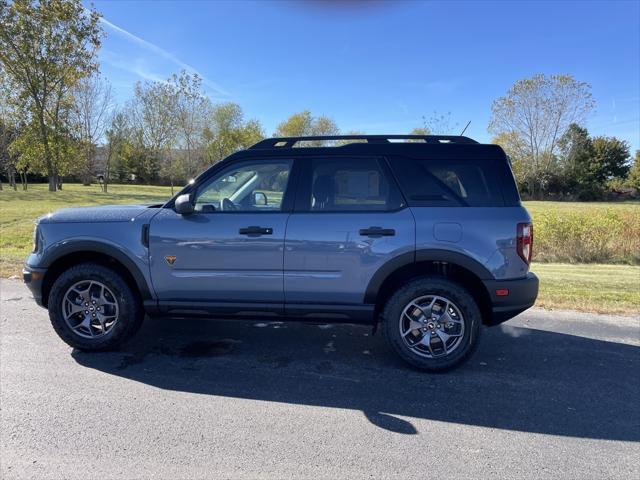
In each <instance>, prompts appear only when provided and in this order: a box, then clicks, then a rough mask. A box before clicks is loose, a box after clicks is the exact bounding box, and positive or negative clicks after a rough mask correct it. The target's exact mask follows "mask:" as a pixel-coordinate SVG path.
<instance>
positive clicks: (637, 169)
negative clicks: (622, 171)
mask: <svg viewBox="0 0 640 480" xmlns="http://www.w3.org/2000/svg"><path fill="white" fill-rule="evenodd" d="M625 184H626V185H627V186H628V187H631V188H635V189H636V190H637V191H638V192H640V150H636V158H635V160H634V161H633V165H632V166H631V168H630V169H629V173H628V175H627V178H626V180H625Z"/></svg>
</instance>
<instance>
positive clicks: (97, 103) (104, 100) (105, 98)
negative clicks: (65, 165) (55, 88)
mask: <svg viewBox="0 0 640 480" xmlns="http://www.w3.org/2000/svg"><path fill="white" fill-rule="evenodd" d="M112 109H113V96H112V94H111V85H110V84H109V82H108V81H107V80H106V79H104V78H103V77H101V76H100V75H98V74H94V75H92V76H90V77H85V78H83V79H81V80H80V81H79V82H78V83H77V84H76V86H75V87H74V89H73V106H72V109H71V124H72V125H71V128H72V131H73V134H74V137H75V138H76V140H77V141H78V143H79V145H78V149H79V151H80V155H81V157H80V159H79V160H80V161H79V162H78V163H77V166H76V168H75V171H76V173H77V174H78V175H79V176H80V177H81V178H82V183H83V184H84V185H89V184H90V183H91V178H92V177H93V176H94V175H95V174H96V173H97V172H96V171H95V169H96V168H97V165H96V164H95V160H96V149H97V146H98V142H100V141H101V140H102V138H103V136H104V134H105V130H106V129H107V126H108V124H109V122H110V120H111V118H110V116H111V113H112ZM101 173H104V172H101Z"/></svg>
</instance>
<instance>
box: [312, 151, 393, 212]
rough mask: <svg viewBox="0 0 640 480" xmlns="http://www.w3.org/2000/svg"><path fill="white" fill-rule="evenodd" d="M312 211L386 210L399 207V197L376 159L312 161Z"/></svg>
mask: <svg viewBox="0 0 640 480" xmlns="http://www.w3.org/2000/svg"><path fill="white" fill-rule="evenodd" d="M311 172H312V173H311V176H310V180H311V189H310V199H309V203H310V210H311V211H367V210H374V211H385V210H393V209H397V208H399V207H400V206H401V200H400V194H399V192H398V191H397V188H396V187H395V185H394V184H393V183H392V182H390V180H389V178H388V177H387V175H386V174H385V173H384V171H383V170H382V168H381V166H380V164H379V163H378V160H376V159H375V158H370V159H343V158H341V159H336V160H333V159H332V160H320V159H317V160H313V164H312V169H311Z"/></svg>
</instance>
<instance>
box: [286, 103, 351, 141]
mask: <svg viewBox="0 0 640 480" xmlns="http://www.w3.org/2000/svg"><path fill="white" fill-rule="evenodd" d="M321 135H340V129H339V128H338V125H336V123H335V122H334V121H333V120H332V119H331V118H329V117H326V116H324V115H321V116H319V117H314V116H313V115H311V112H310V111H309V110H305V111H303V112H299V113H294V114H293V115H291V116H290V117H289V118H287V119H286V120H285V121H283V122H281V123H280V124H279V125H278V127H277V128H276V132H275V134H274V137H305V136H321ZM306 144H307V145H308V146H312V147H313V146H321V145H322V144H323V142H322V141H320V140H318V141H312V142H307V143H306Z"/></svg>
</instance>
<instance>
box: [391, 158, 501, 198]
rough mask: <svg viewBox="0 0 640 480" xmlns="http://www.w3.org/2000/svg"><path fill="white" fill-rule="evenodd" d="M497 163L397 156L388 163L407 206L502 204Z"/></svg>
mask: <svg viewBox="0 0 640 480" xmlns="http://www.w3.org/2000/svg"><path fill="white" fill-rule="evenodd" d="M497 164H498V162H497V161H495V162H494V161H493V160H478V161H466V160H465V161H456V160H447V161H444V160H428V159H410V158H403V157H398V158H394V159H393V161H392V162H391V165H392V168H393V171H394V173H395V174H396V176H397V178H398V181H399V182H400V187H401V188H402V189H403V191H404V194H405V196H406V197H407V201H408V202H409V205H411V206H443V207H447V206H454V207H456V206H470V207H493V206H504V200H503V197H502V189H501V184H500V176H499V175H498V172H497V168H499V167H498V165H497Z"/></svg>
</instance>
